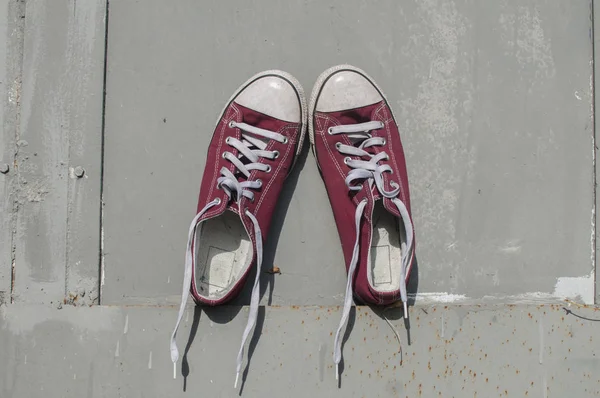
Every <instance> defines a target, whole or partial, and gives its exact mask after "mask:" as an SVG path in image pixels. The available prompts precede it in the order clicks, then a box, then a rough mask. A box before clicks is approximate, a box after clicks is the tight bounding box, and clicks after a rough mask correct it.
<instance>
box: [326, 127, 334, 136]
mask: <svg viewBox="0 0 600 398" xmlns="http://www.w3.org/2000/svg"><path fill="white" fill-rule="evenodd" d="M327 134H329V135H332V134H333V127H329V128H328V129H327Z"/></svg>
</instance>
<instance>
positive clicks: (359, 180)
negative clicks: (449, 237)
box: [309, 65, 414, 378]
mask: <svg viewBox="0 0 600 398" xmlns="http://www.w3.org/2000/svg"><path fill="white" fill-rule="evenodd" d="M309 112H310V115H309V132H310V142H311V144H312V149H313V153H314V155H315V157H316V159H317V164H318V165H319V169H320V171H321V176H322V177H323V181H324V182H325V188H326V189H327V194H328V196H329V202H330V203H331V208H332V209H333V214H334V217H335V222H336V224H337V228H338V233H339V235H340V240H341V243H342V249H343V251H344V257H345V259H346V269H347V271H348V283H347V285H346V297H345V301H344V309H343V315H342V320H341V322H340V326H339V328H338V330H337V333H336V336H335V342H334V362H335V364H336V378H337V377H338V369H337V368H338V365H339V362H340V361H341V358H342V352H341V345H342V335H343V333H341V331H342V329H343V328H344V327H345V325H346V323H347V320H348V314H349V312H350V307H351V305H352V298H353V295H354V296H356V298H357V299H359V300H360V301H363V302H366V303H369V304H375V305H387V304H391V303H394V302H396V301H398V300H402V302H403V304H404V316H405V317H406V316H408V308H407V294H406V282H407V280H408V277H409V275H410V270H411V267H412V263H413V259H414V231H413V223H412V218H411V213H410V197H409V191H408V177H407V173H406V163H405V160H404V151H403V149H402V142H401V140H400V134H399V132H398V126H397V125H396V122H395V120H394V116H393V115H392V111H391V109H390V107H389V105H388V103H387V101H386V100H385V97H384V96H383V93H382V92H381V90H380V89H379V88H378V87H377V85H376V84H375V83H374V82H373V80H372V79H371V78H370V77H369V76H367V75H366V74H365V73H364V72H363V71H361V70H360V69H357V68H355V67H352V66H348V65H340V66H336V67H333V68H331V69H329V70H327V71H325V72H324V73H323V74H321V76H320V77H319V79H318V80H317V83H316V84H315V87H314V89H313V92H312V97H311V102H310V107H309Z"/></svg>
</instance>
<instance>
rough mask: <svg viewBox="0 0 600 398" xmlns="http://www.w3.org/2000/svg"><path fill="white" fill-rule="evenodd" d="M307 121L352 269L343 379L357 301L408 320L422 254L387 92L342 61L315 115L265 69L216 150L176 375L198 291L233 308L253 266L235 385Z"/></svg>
mask: <svg viewBox="0 0 600 398" xmlns="http://www.w3.org/2000/svg"><path fill="white" fill-rule="evenodd" d="M307 119H308V133H309V138H310V143H311V146H312V149H313V153H314V155H315V158H316V159H317V164H318V166H319V170H320V172H321V175H322V177H323V180H324V182H325V188H326V189H327V193H328V195H329V201H330V203H331V208H332V210H333V213H334V217H335V222H336V224H337V228H338V233H339V236H340V240H341V243H342V248H343V251H344V256H345V260H346V269H347V272H348V282H347V285H346V295H345V300H344V307H343V311H342V319H341V321H340V325H339V327H338V330H337V332H336V335H335V342H334V354H333V358H334V362H335V364H336V378H337V377H338V373H339V371H338V364H339V362H340V361H341V358H342V352H341V345H342V336H343V333H342V330H343V329H344V327H345V325H346V323H347V320H348V315H349V312H350V308H351V306H352V300H353V297H356V298H357V299H358V300H360V301H362V302H364V303H368V304H374V305H387V304H392V303H394V302H396V301H398V300H401V301H402V302H403V305H404V314H405V317H406V316H407V315H408V309H407V294H406V282H407V280H408V277H409V275H410V271H411V267H412V264H413V259H414V230H413V223H412V218H411V212H410V197H409V188H408V177H407V172H406V163H405V159H404V152H403V149H402V143H401V140H400V134H399V132H398V126H397V125H396V122H395V120H394V116H393V114H392V111H391V109H390V107H389V105H388V103H387V101H386V99H385V97H384V95H383V93H382V91H381V90H380V89H379V88H378V87H377V85H376V84H375V83H374V82H373V80H372V79H371V78H370V77H369V76H367V75H366V74H365V73H364V72H363V71H362V70H360V69H358V68H355V67H352V66H348V65H340V66H336V67H333V68H330V69H328V70H327V71H325V72H324V73H323V74H321V76H320V77H319V79H318V80H317V83H316V84H315V87H314V89H313V92H312V97H311V100H310V105H309V108H308V111H307V105H306V100H305V97H304V92H303V90H302V87H301V86H300V84H299V83H298V81H297V80H296V79H294V78H293V77H292V76H290V75H289V74H287V73H285V72H281V71H267V72H263V73H260V74H258V75H256V76H254V77H252V78H251V79H250V80H248V81H247V82H246V83H244V84H243V85H242V86H241V87H240V88H239V89H238V90H237V91H236V93H235V94H234V95H233V96H232V97H231V99H230V101H229V102H228V103H227V105H226V106H225V109H224V110H223V112H222V114H221V116H220V117H219V120H218V121H217V126H216V129H215V131H214V133H213V137H212V140H211V142H210V145H209V147H208V156H207V161H206V167H205V169H204V176H203V178H202V183H201V186H200V196H199V199H198V209H197V214H196V217H194V219H193V221H192V223H191V225H190V228H189V234H188V244H187V250H186V260H185V276H184V281H183V294H182V298H181V306H180V310H179V316H178V318H177V325H176V326H175V330H174V331H173V334H172V337H171V347H170V348H171V359H172V360H173V365H174V370H173V371H174V374H173V376H174V377H175V366H176V363H177V361H178V358H179V352H178V350H177V346H176V342H175V336H176V333H177V329H178V327H179V324H180V322H181V318H182V316H183V313H184V309H185V305H186V303H187V299H188V295H189V293H190V292H191V293H192V296H193V298H194V300H195V301H196V303H197V304H204V305H211V306H214V305H219V304H223V303H226V302H227V301H229V300H231V299H232V298H233V297H235V296H236V295H237V294H238V293H239V292H240V290H241V289H242V287H243V285H244V283H245V281H246V278H247V276H248V274H249V273H250V270H251V269H252V268H254V267H256V269H257V272H256V277H255V279H254V282H253V285H254V286H253V288H252V295H251V301H250V311H249V317H248V324H247V326H246V329H245V330H244V333H243V336H242V344H241V347H240V350H239V353H238V357H237V368H236V372H237V375H236V385H237V381H238V377H239V374H240V371H241V367H242V362H243V353H244V347H245V343H246V340H247V338H248V336H249V335H250V332H251V331H252V329H253V328H254V326H255V324H256V317H257V312H258V304H259V299H260V297H259V291H260V289H259V279H260V272H259V270H260V268H261V263H262V256H263V243H264V238H265V237H266V236H267V232H268V230H269V225H270V223H271V217H272V215H273V211H274V209H275V206H276V204H277V200H278V197H279V194H280V193H281V189H282V187H283V183H284V180H285V178H286V177H287V176H288V174H289V172H290V170H291V169H292V167H293V166H294V163H295V161H296V159H297V158H298V155H299V154H300V151H301V150H302V145H303V142H304V136H305V134H306V130H307Z"/></svg>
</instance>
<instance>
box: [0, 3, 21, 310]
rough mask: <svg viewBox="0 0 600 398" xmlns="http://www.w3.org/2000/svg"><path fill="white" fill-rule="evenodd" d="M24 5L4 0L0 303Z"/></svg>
mask: <svg viewBox="0 0 600 398" xmlns="http://www.w3.org/2000/svg"><path fill="white" fill-rule="evenodd" d="M24 8H25V7H24V4H23V3H22V2H17V1H10V0H2V1H0V98H1V99H0V128H1V129H2V131H0V166H1V167H3V170H2V172H3V173H4V174H0V303H2V302H4V301H6V302H9V301H10V294H11V280H12V260H13V234H14V230H15V229H14V227H15V221H16V217H15V213H14V209H15V206H16V192H15V190H16V178H15V176H16V173H15V160H16V159H15V153H16V151H17V146H16V141H17V140H16V138H17V134H18V131H17V124H18V119H17V115H18V112H17V108H18V96H19V91H20V85H21V60H22V57H23V25H24V24H23V19H22V18H21V15H23V13H24ZM5 167H8V171H6V169H4V168H5Z"/></svg>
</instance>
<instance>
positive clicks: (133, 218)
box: [104, 0, 594, 304]
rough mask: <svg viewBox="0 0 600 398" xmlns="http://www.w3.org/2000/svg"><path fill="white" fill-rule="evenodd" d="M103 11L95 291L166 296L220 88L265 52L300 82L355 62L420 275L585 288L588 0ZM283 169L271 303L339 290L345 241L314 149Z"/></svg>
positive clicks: (438, 283) (442, 284)
mask: <svg viewBox="0 0 600 398" xmlns="http://www.w3.org/2000/svg"><path fill="white" fill-rule="evenodd" d="M110 13H111V15H110V27H109V31H110V37H113V38H115V39H114V40H110V42H109V48H108V85H107V90H108V91H107V93H108V99H107V104H106V123H107V132H106V179H105V186H106V196H105V197H106V208H105V217H106V218H105V220H106V224H105V227H106V228H105V239H106V240H105V249H106V252H105V254H106V270H105V271H106V286H105V291H104V292H105V296H104V297H105V298H106V300H107V301H106V302H110V303H140V302H151V303H164V302H176V301H177V300H178V295H179V289H180V286H181V283H180V282H181V278H182V273H183V272H182V266H183V250H184V248H185V240H186V236H185V234H186V231H187V226H188V223H189V221H190V220H191V218H192V217H193V215H194V209H195V203H196V197H197V192H198V186H199V183H200V177H201V174H202V168H203V164H204V159H205V152H206V144H207V143H208V141H209V137H210V134H211V133H212V130H213V126H214V122H215V118H216V117H217V116H218V114H219V112H220V110H221V109H222V106H223V105H224V102H225V101H226V99H227V98H228V97H229V95H230V94H231V92H233V90H234V89H235V88H236V87H237V86H238V85H239V84H240V83H241V82H243V81H244V79H246V78H247V77H248V76H250V75H252V74H253V73H255V72H257V71H260V70H264V69H271V68H280V69H284V70H287V71H289V72H291V73H292V74H294V75H296V77H298V78H299V80H300V81H301V82H302V83H303V84H304V86H305V89H306V91H310V89H311V86H312V84H313V82H314V80H315V79H316V77H317V76H318V74H319V73H320V72H321V71H322V70H323V69H325V68H326V67H328V66H331V65H333V64H338V63H343V62H349V63H352V64H355V65H357V66H360V67H362V68H364V69H366V71H367V72H368V73H370V74H371V75H372V76H373V77H374V78H375V79H376V80H377V81H378V82H379V84H380V85H381V86H382V87H383V88H384V90H385V91H386V93H387V96H388V98H389V100H390V103H391V106H392V108H393V109H394V110H395V111H396V116H397V117H398V123H399V125H400V128H401V131H402V134H403V140H404V143H405V150H406V155H407V161H408V168H409V175H410V178H411V189H412V198H413V211H414V218H415V225H416V231H417V250H418V251H417V255H418V260H419V275H418V291H419V292H421V293H435V294H434V296H435V297H437V298H439V299H443V300H455V299H466V298H472V299H478V298H482V297H484V296H492V297H493V299H494V300H497V301H502V300H513V299H515V297H516V298H524V299H536V298H539V297H553V296H569V297H577V296H580V297H581V298H582V299H583V300H584V301H586V302H591V301H592V300H593V297H594V296H593V282H594V281H593V275H592V274H591V272H592V267H593V264H592V257H593V255H592V248H591V247H590V246H591V245H590V241H591V230H592V228H591V221H590V220H591V218H592V210H593V203H592V202H593V201H592V188H593V184H592V181H593V177H592V169H593V168H592V150H591V148H592V134H593V128H592V118H591V114H590V112H591V111H590V109H591V105H592V93H591V87H590V79H591V74H592V67H591V63H590V61H591V55H592V52H591V44H590V43H591V42H590V28H591V19H590V3H589V1H588V0H577V1H570V2H557V1H550V0H527V1H521V0H508V1H502V2H496V1H489V2H473V1H467V0H461V1H456V2H440V1H433V0H430V1H411V2H397V1H392V0H387V1H380V2H378V3H377V7H373V6H371V5H370V3H368V2H360V1H354V2H353V3H352V5H350V4H349V3H348V2H347V1H342V0H338V1H331V2H328V3H327V5H326V4H324V3H323V2H307V1H291V2H290V1H288V2H279V1H275V0H273V1H263V2H239V3H236V6H235V7H232V6H231V5H229V4H227V3H224V2H221V1H216V0H215V1H205V2H201V3H199V2H195V1H191V0H188V1H180V2H177V4H176V5H173V4H170V3H165V2H162V1H157V0H153V1H146V2H143V3H140V2H135V1H131V0H124V1H119V2H115V3H114V4H111V9H110ZM293 185H294V184H293V183H292V184H288V187H287V188H286V189H288V196H289V197H288V198H287V201H288V202H289V203H284V204H283V205H282V206H281V209H283V210H281V211H279V215H278V217H280V219H279V220H278V221H277V223H276V224H280V225H281V233H280V235H279V237H278V239H273V236H277V235H278V233H277V232H274V235H273V236H271V237H270V238H269V239H270V240H269V242H268V243H267V247H268V250H267V253H266V254H265V255H266V256H271V258H273V256H274V263H275V264H276V265H278V266H279V267H280V268H281V269H282V271H283V275H281V276H276V277H275V278H272V279H274V280H275V283H274V284H275V287H274V291H273V297H272V303H273V304H333V303H339V302H340V297H341V295H342V293H343V287H344V278H345V270H344V266H343V259H342V256H341V250H340V247H339V246H340V245H339V240H338V238H337V231H336V229H335V225H334V223H333V218H332V217H331V212H330V209H329V203H328V201H327V200H326V194H325V192H324V188H323V184H322V182H321V180H320V177H319V175H318V173H317V171H316V168H315V165H314V159H313V158H312V155H308V159H306V163H305V165H304V169H303V170H302V171H301V173H300V175H299V178H298V182H297V186H296V189H295V190H293V192H292V187H293ZM284 202H286V200H284ZM286 207H287V213H286V212H285V208H286ZM283 217H285V221H282V220H281V219H283ZM275 244H277V248H276V252H275V254H274V255H273V251H275ZM270 263H271V262H270V261H266V264H265V267H269V266H270V265H271V264H270ZM263 282H264V284H266V283H267V282H269V280H268V278H267V276H265V278H264V281H263ZM264 284H263V285H264ZM268 296H269V295H268V294H267V295H264V296H263V302H267V300H268V299H269V298H268ZM246 297H247V294H246ZM247 301H248V300H247V298H246V299H244V298H242V299H241V300H240V301H239V302H247Z"/></svg>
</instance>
